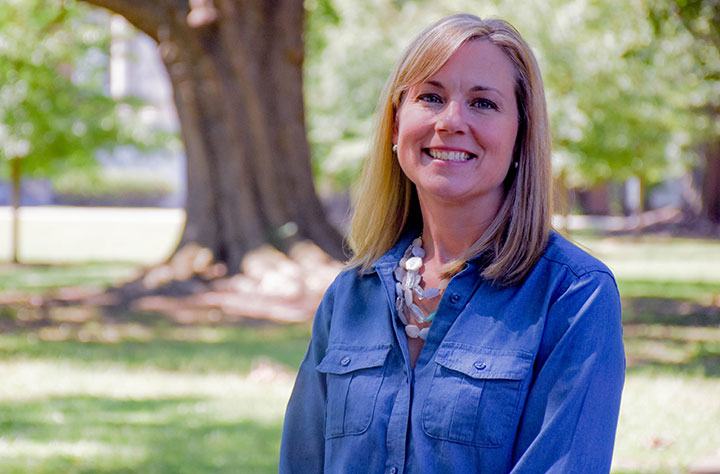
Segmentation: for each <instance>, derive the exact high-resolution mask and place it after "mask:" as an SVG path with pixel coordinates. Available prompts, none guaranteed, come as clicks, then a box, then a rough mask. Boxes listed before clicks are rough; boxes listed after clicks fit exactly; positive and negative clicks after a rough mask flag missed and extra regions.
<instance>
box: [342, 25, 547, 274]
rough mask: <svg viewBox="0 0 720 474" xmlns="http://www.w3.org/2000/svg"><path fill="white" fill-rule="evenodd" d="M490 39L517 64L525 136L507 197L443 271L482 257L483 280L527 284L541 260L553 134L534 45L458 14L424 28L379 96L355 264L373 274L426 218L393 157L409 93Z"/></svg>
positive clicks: (356, 225) (507, 29) (505, 28)
mask: <svg viewBox="0 0 720 474" xmlns="http://www.w3.org/2000/svg"><path fill="white" fill-rule="evenodd" d="M475 39H485V40H488V41H490V42H491V43H493V44H495V45H496V46H498V47H499V48H500V49H501V50H502V51H503V52H504V53H505V54H506V55H507V57H508V59H510V61H511V63H512V64H513V66H514V69H515V73H516V78H515V79H516V82H515V97H516V101H517V106H518V115H519V117H518V122H519V124H518V132H517V139H516V142H515V150H514V152H513V155H514V156H513V161H515V162H517V163H518V167H517V169H515V168H514V167H511V168H510V171H509V172H508V176H507V178H506V182H505V197H504V200H503V203H502V205H501V207H500V210H499V211H498V213H497V215H496V216H495V219H494V220H493V221H492V222H491V224H490V226H489V227H488V228H487V230H486V231H485V232H484V234H483V235H482V236H481V237H480V238H479V239H478V240H477V241H476V242H475V243H474V244H473V245H472V246H470V248H469V249H468V250H467V251H466V252H465V253H464V254H463V255H461V256H460V257H459V258H458V259H456V260H454V261H452V262H449V263H448V264H447V265H445V267H444V268H443V277H451V276H452V275H454V274H455V273H457V272H459V271H460V270H461V269H462V268H463V266H464V264H465V262H466V261H467V260H469V259H471V258H473V257H475V256H478V255H481V254H482V255H483V256H484V257H485V259H484V263H485V264H486V266H485V267H484V269H483V272H482V275H483V277H484V278H487V279H489V280H493V281H494V282H496V283H499V284H504V285H510V284H514V283H517V282H519V281H521V280H522V279H523V278H524V277H525V276H526V275H527V274H528V273H529V272H530V270H531V269H532V267H533V266H534V265H535V263H536V262H537V260H538V259H539V258H540V256H541V255H542V252H543V251H544V249H545V246H546V244H547V239H548V235H549V232H550V227H551V224H550V220H551V213H552V209H551V207H552V202H551V201H552V199H551V195H552V178H551V169H550V131H549V125H548V118H547V108H546V105H545V92H544V90H543V85H542V77H541V75H540V69H539V67H538V65H537V62H536V61H535V57H534V55H533V54H532V51H531V50H530V47H529V46H528V44H527V43H526V42H525V41H524V40H523V39H522V37H521V36H520V33H518V32H517V30H515V28H513V26H512V25H510V24H509V23H507V22H505V21H503V20H499V19H488V20H483V19H480V18H478V17H476V16H474V15H467V14H461V15H453V16H449V17H446V18H443V19H442V20H440V21H438V22H437V23H435V24H433V25H431V26H430V27H428V28H427V29H425V30H424V31H423V32H422V33H420V35H418V37H417V38H415V40H414V41H413V42H412V43H411V44H410V45H409V46H408V48H407V49H406V50H405V52H404V53H403V55H402V56H401V58H400V60H399V61H398V63H397V65H396V66H395V69H394V71H393V72H392V74H391V75H390V78H389V79H388V81H387V83H386V84H385V88H384V90H383V92H382V94H381V95H380V99H379V101H378V108H377V112H376V114H377V116H376V128H375V135H374V137H373V140H372V142H371V148H370V152H369V156H368V157H367V159H366V161H365V163H364V167H363V172H362V175H361V178H360V182H359V188H358V193H357V199H356V207H355V213H354V216H353V220H352V227H351V230H350V236H349V238H348V241H349V245H350V248H351V249H352V250H353V252H354V256H353V257H352V258H351V259H350V261H349V262H348V264H349V265H351V266H360V267H361V268H362V270H363V271H367V270H369V269H370V268H371V267H372V264H373V263H374V262H375V261H376V260H377V259H378V258H380V257H381V256H382V255H383V254H385V253H386V252H387V251H388V250H389V249H390V248H392V246H393V245H395V243H396V242H397V241H398V239H399V238H400V236H401V234H402V232H403V230H404V228H405V226H406V224H407V222H408V220H409V219H418V220H419V219H421V216H420V207H419V204H418V201H417V196H416V191H415V187H414V184H413V183H412V182H411V181H410V180H409V179H408V178H407V177H406V176H405V174H404V173H403V171H402V170H401V168H400V165H399V163H398V160H397V159H396V158H395V156H394V154H393V152H392V145H393V143H392V137H393V126H394V123H395V117H396V113H397V111H398V108H399V106H400V103H401V102H402V99H403V95H404V93H405V92H406V91H407V90H408V89H409V88H410V87H412V86H413V85H415V84H418V83H421V82H424V81H426V80H427V79H428V78H430V76H432V75H433V74H435V73H436V72H437V71H438V70H439V69H440V68H441V67H442V66H443V65H444V64H445V62H447V60H448V59H449V58H450V56H452V55H453V53H454V52H455V51H457V49H458V48H460V46H462V45H463V44H464V43H466V42H467V41H470V40H475Z"/></svg>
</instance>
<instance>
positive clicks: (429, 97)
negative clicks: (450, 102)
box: [417, 93, 442, 104]
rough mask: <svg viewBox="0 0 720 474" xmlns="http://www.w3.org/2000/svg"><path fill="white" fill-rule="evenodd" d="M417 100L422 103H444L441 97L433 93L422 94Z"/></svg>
mask: <svg viewBox="0 0 720 474" xmlns="http://www.w3.org/2000/svg"><path fill="white" fill-rule="evenodd" d="M417 100H418V101H420V102H427V103H429V104H441V103H442V99H441V98H440V96H439V95H437V94H431V93H428V94H420V95H419V96H418V98H417Z"/></svg>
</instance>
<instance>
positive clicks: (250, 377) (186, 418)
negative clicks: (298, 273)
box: [0, 325, 309, 474]
mask: <svg viewBox="0 0 720 474" xmlns="http://www.w3.org/2000/svg"><path fill="white" fill-rule="evenodd" d="M308 335H309V327H307V326H306V325H298V326H266V327H258V328H245V327H239V328H233V327H225V328H214V327H196V328H193V327H187V328H172V327H168V328H162V327H161V329H158V330H153V334H152V337H153V338H152V339H150V340H147V341H132V340H124V341H121V342H117V343H107V342H106V343H101V342H92V343H89V342H88V343H83V342H80V341H78V340H76V339H75V337H74V336H73V334H72V333H69V334H68V337H67V338H66V339H64V340H61V341H49V340H43V339H42V338H41V337H39V336H38V334H37V333H35V332H27V331H24V332H18V333H15V334H11V335H3V336H0V377H1V378H2V380H3V384H0V433H2V436H1V437H0V465H2V466H3V468H2V472H3V473H5V472H10V473H21V472H22V473H27V472H33V473H41V474H45V473H48V474H49V473H57V472H63V473H78V474H79V473H89V472H93V473H102V472H107V473H113V474H114V473H117V472H123V473H125V472H127V473H131V472H132V473H138V472H142V473H152V472H156V473H205V472H243V473H245V472H247V473H255V472H257V473H265V472H267V473H269V472H276V471H277V452H278V450H279V434H280V430H281V425H282V418H283V412H284V408H285V404H286V402H287V398H288V397H289V394H290V390H291V388H292V382H293V378H294V369H295V368H296V367H297V365H298V364H299V361H300V358H301V357H302V354H303V352H304V349H305V346H306V343H307V339H308Z"/></svg>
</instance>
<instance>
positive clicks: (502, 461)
mask: <svg viewBox="0 0 720 474" xmlns="http://www.w3.org/2000/svg"><path fill="white" fill-rule="evenodd" d="M378 117H379V118H378V125H377V134H376V136H375V140H374V147H373V148H372V150H371V153H370V156H369V160H368V162H367V163H366V167H365V169H364V175H363V177H362V181H361V189H360V192H359V197H358V201H357V206H356V211H355V216H354V219H353V226H352V230H351V237H350V243H351V246H352V248H353V250H354V252H355V256H354V257H353V259H352V260H351V261H350V265H349V268H348V269H346V270H345V271H344V272H342V273H341V274H340V275H339V276H338V278H337V279H336V281H335V282H334V283H333V285H332V286H331V287H330V289H329V290H328V292H327V294H326V295H325V297H324V299H323V301H322V303H321V304H320V307H319V309H318V312H317V315H316V317H315V323H314V328H313V336H312V341H311V343H310V347H309V349H308V352H307V355H306V356H305V359H304V360H303V362H302V365H301V367H300V371H299V373H298V377H297V381H296V383H295V388H294V391H293V394H292V397H291V399H290V402H289V404H288V410H287V414H286V419H285V427H284V432H283V441H282V448H281V459H280V472H282V473H319V472H327V473H389V474H396V473H404V472H407V473H412V474H415V473H443V474H445V473H454V472H463V473H465V472H483V473H492V474H496V473H507V472H512V473H546V472H554V473H583V474H594V473H603V472H608V471H609V469H610V460H611V456H612V448H613V441H614V435H615V429H616V424H617V417H618V410H619V405H620V392H621V390H622V385H623V379H624V368H625V361H624V354H623V346H622V337H621V332H622V330H621V326H620V303H619V297H618V293H617V287H616V284H615V281H614V278H613V276H612V274H611V273H610V271H609V270H608V269H607V268H606V267H605V266H604V265H603V264H601V263H600V262H598V261H597V260H595V259H594V258H592V257H590V256H589V255H587V254H586V253H584V252H582V251H581V250H579V249H578V248H576V247H575V246H573V245H572V244H570V243H568V242H567V241H566V240H564V239H563V238H562V237H560V236H559V235H558V234H556V233H554V232H552V231H551V230H550V216H551V209H550V201H551V171H550V137H549V131H548V121H547V112H546V106H545V98H544V92H543V87H542V80H541V77H540V72H539V69H538V66H537V63H536V61H535V59H534V57H533V55H532V52H531V50H530V48H529V47H528V45H527V44H526V43H525V42H524V41H523V39H522V38H521V37H520V35H519V33H518V32H517V31H516V30H515V29H513V27H512V26H510V25H509V24H507V23H506V22H504V21H502V20H481V19H479V18H477V17H475V16H471V15H455V16H451V17H448V18H445V19H443V20H441V21H439V22H438V23H436V24H434V25H432V26H431V27H429V28H428V29H427V30H425V31H424V32H422V33H421V34H420V35H419V36H418V37H417V38H416V39H415V41H414V42H413V43H412V44H411V45H410V46H409V48H408V49H407V50H406V51H405V53H404V55H403V56H402V58H401V59H400V61H399V62H398V64H397V66H396V68H395V70H394V72H393V74H392V75H391V77H390V79H389V81H388V83H387V85H386V88H385V90H384V92H383V95H382V97H381V98H380V105H379V112H378Z"/></svg>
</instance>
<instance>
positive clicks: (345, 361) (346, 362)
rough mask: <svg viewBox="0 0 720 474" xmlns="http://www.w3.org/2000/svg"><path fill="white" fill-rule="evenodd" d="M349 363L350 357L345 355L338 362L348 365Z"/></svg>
mask: <svg viewBox="0 0 720 474" xmlns="http://www.w3.org/2000/svg"><path fill="white" fill-rule="evenodd" d="M349 363H350V357H345V358H344V359H343V360H341V361H340V364H342V365H348V364H349Z"/></svg>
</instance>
